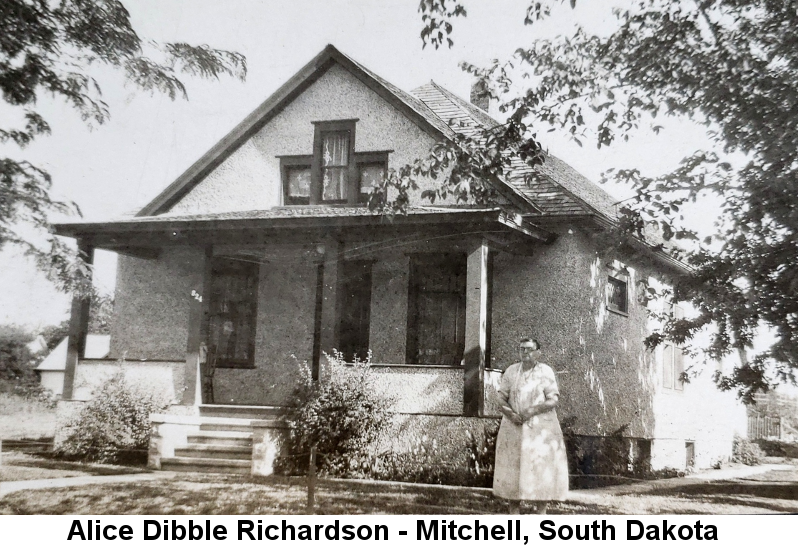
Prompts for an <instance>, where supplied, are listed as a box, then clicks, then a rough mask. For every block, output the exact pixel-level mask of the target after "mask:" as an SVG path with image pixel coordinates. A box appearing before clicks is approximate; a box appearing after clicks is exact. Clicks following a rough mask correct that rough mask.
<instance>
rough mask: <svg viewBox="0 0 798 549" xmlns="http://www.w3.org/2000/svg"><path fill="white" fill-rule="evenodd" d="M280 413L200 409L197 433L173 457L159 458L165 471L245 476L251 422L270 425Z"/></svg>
mask: <svg viewBox="0 0 798 549" xmlns="http://www.w3.org/2000/svg"><path fill="white" fill-rule="evenodd" d="M281 412H282V410H280V409H278V408H274V407H264V406H220V405H202V406H200V420H201V422H200V425H199V431H198V432H195V433H192V434H190V435H188V436H187V439H186V440H187V444H186V445H185V446H184V447H181V448H175V456H174V457H163V458H161V469H163V470H165V471H194V472H204V473H227V474H239V475H247V474H249V473H250V471H251V470H252V422H253V421H270V422H271V421H273V422H274V423H275V424H278V423H282V421H280V420H279V419H277V418H278V417H279V416H280V414H281Z"/></svg>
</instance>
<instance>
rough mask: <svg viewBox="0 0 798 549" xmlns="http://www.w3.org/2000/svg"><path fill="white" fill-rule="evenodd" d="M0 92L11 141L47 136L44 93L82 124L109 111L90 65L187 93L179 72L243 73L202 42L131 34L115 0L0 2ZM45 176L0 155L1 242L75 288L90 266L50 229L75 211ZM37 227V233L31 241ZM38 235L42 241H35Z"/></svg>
mask: <svg viewBox="0 0 798 549" xmlns="http://www.w3.org/2000/svg"><path fill="white" fill-rule="evenodd" d="M0 28H2V29H3V32H2V36H0V94H1V95H2V98H3V101H4V103H5V105H6V106H8V107H10V109H9V110H10V111H11V112H13V113H14V115H15V116H16V119H17V120H16V123H15V122H14V121H13V120H4V121H3V125H2V126H0V143H13V144H16V145H17V146H19V147H24V146H26V145H28V144H29V143H30V142H31V141H32V140H33V139H35V138H37V137H39V136H42V135H45V134H48V133H50V125H49V124H48V123H47V121H46V120H45V119H44V117H43V116H42V115H41V113H40V112H39V111H38V110H37V104H38V100H39V99H40V98H41V97H42V96H43V95H50V96H53V97H55V98H57V99H62V100H63V101H65V102H66V103H67V104H68V105H69V106H71V107H73V108H74V109H75V110H76V111H77V113H78V115H79V116H80V117H81V118H82V119H83V120H84V121H86V122H87V123H89V124H102V123H103V122H105V121H106V120H107V119H108V117H109V109H108V105H107V104H106V103H105V102H104V101H103V100H102V90H101V87H100V84H99V82H98V81H97V80H96V79H95V77H94V76H93V75H94V74H95V73H96V72H97V71H96V70H95V69H96V68H97V67H99V66H105V67H109V68H111V69H114V70H117V71H119V72H121V73H122V74H123V75H124V77H125V79H126V80H127V81H128V82H130V83H132V84H134V85H135V86H136V87H137V88H139V89H140V90H142V91H149V92H153V93H154V92H160V93H164V94H166V95H168V96H169V97H170V98H172V99H175V98H176V97H183V98H187V93H186V87H185V85H184V83H183V82H182V80H180V77H181V75H189V76H200V77H203V78H218V77H219V76H222V75H230V76H235V77H238V78H241V79H243V78H244V76H245V74H246V62H245V59H244V57H243V56H242V55H240V54H238V53H234V52H228V51H224V50H217V49H213V48H210V47H208V46H205V45H202V46H191V45H188V44H184V43H165V44H160V43H157V42H154V41H152V40H147V39H145V38H142V37H140V36H139V35H138V34H137V33H136V31H135V29H133V27H132V25H131V22H130V14H129V13H128V11H127V9H126V8H125V7H124V5H123V4H122V3H121V2H119V1H118V0H60V1H58V2H50V1H48V0H4V1H3V2H2V3H0ZM51 184H52V180H51V177H50V175H49V174H48V173H47V172H46V171H45V170H43V169H41V168H40V167H37V166H34V165H33V164H31V163H30V162H27V161H25V160H15V159H12V158H0V246H3V245H4V244H7V243H12V244H18V245H20V246H21V247H22V248H23V249H24V250H25V251H26V253H27V254H29V255H31V256H32V257H34V258H35V259H36V261H37V263H38V265H39V267H40V268H41V269H42V270H43V271H44V272H45V273H47V274H48V275H50V278H51V280H53V282H55V283H56V285H57V286H58V287H59V288H61V289H64V290H75V289H77V290H79V291H89V289H88V288H84V287H78V288H75V281H76V280H78V281H79V280H81V279H82V278H85V277H81V276H76V275H80V274H84V275H85V274H86V273H87V272H89V271H90V268H89V267H88V266H87V265H86V264H85V263H84V261H83V260H82V259H80V258H77V257H76V256H75V253H74V251H73V250H72V249H71V248H70V247H69V246H68V245H66V244H65V243H64V242H61V241H59V240H58V239H56V238H55V237H54V235H52V229H51V226H50V224H49V221H48V219H49V218H50V216H51V215H52V214H54V213H68V214H72V213H78V214H79V213H80V210H79V209H78V207H77V205H75V204H74V203H67V202H62V201H58V200H55V199H53V198H52V197H51V196H50V194H49V191H50V188H51ZM31 231H32V232H33V233H34V234H44V235H45V238H43V239H42V238H32V237H31V236H30V234H31ZM42 241H43V242H42Z"/></svg>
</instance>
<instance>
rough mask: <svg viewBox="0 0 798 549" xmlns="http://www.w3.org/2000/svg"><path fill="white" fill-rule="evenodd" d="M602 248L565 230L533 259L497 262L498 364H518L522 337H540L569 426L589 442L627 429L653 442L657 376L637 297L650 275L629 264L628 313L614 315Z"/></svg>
mask: <svg viewBox="0 0 798 549" xmlns="http://www.w3.org/2000/svg"><path fill="white" fill-rule="evenodd" d="M595 248H596V246H595V244H593V243H592V242H591V240H590V237H589V236H587V235H586V234H583V233H582V232H580V231H579V230H577V229H572V230H567V229H566V230H563V231H562V233H561V234H560V235H559V237H558V239H557V240H556V241H555V242H554V244H552V245H551V246H546V247H540V248H539V249H538V251H537V253H536V254H535V255H534V256H533V257H528V256H512V255H509V254H499V255H498V256H497V257H496V260H495V264H494V265H495V272H494V294H493V296H494V301H493V329H492V356H493V360H492V365H493V366H494V367H496V368H501V369H504V368H506V367H507V366H509V365H510V364H512V363H514V362H517V361H518V360H519V359H518V351H517V349H518V342H519V340H520V338H522V337H525V336H529V337H535V338H537V339H538V340H539V341H540V342H541V345H542V348H543V356H542V358H541V360H542V361H543V362H545V363H547V364H549V365H550V366H551V367H552V368H553V369H554V371H555V373H556V375H557V379H558V383H559V386H560V405H559V408H558V414H559V417H560V421H561V422H562V423H564V424H565V425H566V426H567V427H568V428H571V429H573V431H574V432H575V433H576V434H584V435H605V434H609V433H611V432H613V431H615V430H616V429H618V428H619V427H621V426H623V425H627V426H628V428H627V431H626V434H627V436H632V437H643V438H650V437H651V436H652V435H653V427H654V414H653V407H652V395H653V388H654V387H653V386H654V383H655V377H656V372H655V365H654V361H653V358H652V356H651V353H650V352H649V351H647V350H646V349H645V348H644V346H643V339H644V337H645V336H646V334H647V322H648V315H647V311H646V308H645V306H643V305H641V304H639V303H638V302H637V300H636V299H635V296H634V292H633V289H634V288H635V283H636V280H638V279H639V277H641V276H648V273H645V272H641V271H637V270H635V268H634V267H635V266H634V265H629V270H630V278H629V288H630V291H629V314H628V315H620V314H617V313H614V312H610V311H609V310H607V307H606V284H607V276H608V267H607V266H606V264H607V263H608V258H600V257H598V255H597V254H596V253H595V251H594V250H595ZM609 259H612V258H609Z"/></svg>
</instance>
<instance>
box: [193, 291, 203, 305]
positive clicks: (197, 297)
mask: <svg viewBox="0 0 798 549" xmlns="http://www.w3.org/2000/svg"><path fill="white" fill-rule="evenodd" d="M191 297H193V298H194V299H196V300H197V301H199V302H200V303H202V296H201V295H199V294H198V293H197V290H191Z"/></svg>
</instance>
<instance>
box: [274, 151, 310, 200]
mask: <svg viewBox="0 0 798 549" xmlns="http://www.w3.org/2000/svg"><path fill="white" fill-rule="evenodd" d="M278 158H279V159H280V180H281V181H282V182H283V204H285V205H286V206H309V205H310V204H311V200H312V197H313V166H312V160H313V157H312V156H311V155H309V154H298V155H290V156H280V157H278ZM292 169H300V170H301V169H308V170H310V171H311V175H310V195H309V196H308V200H307V202H305V201H304V200H303V199H300V198H297V197H292V196H291V189H290V188H289V181H288V172H289V170H292Z"/></svg>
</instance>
